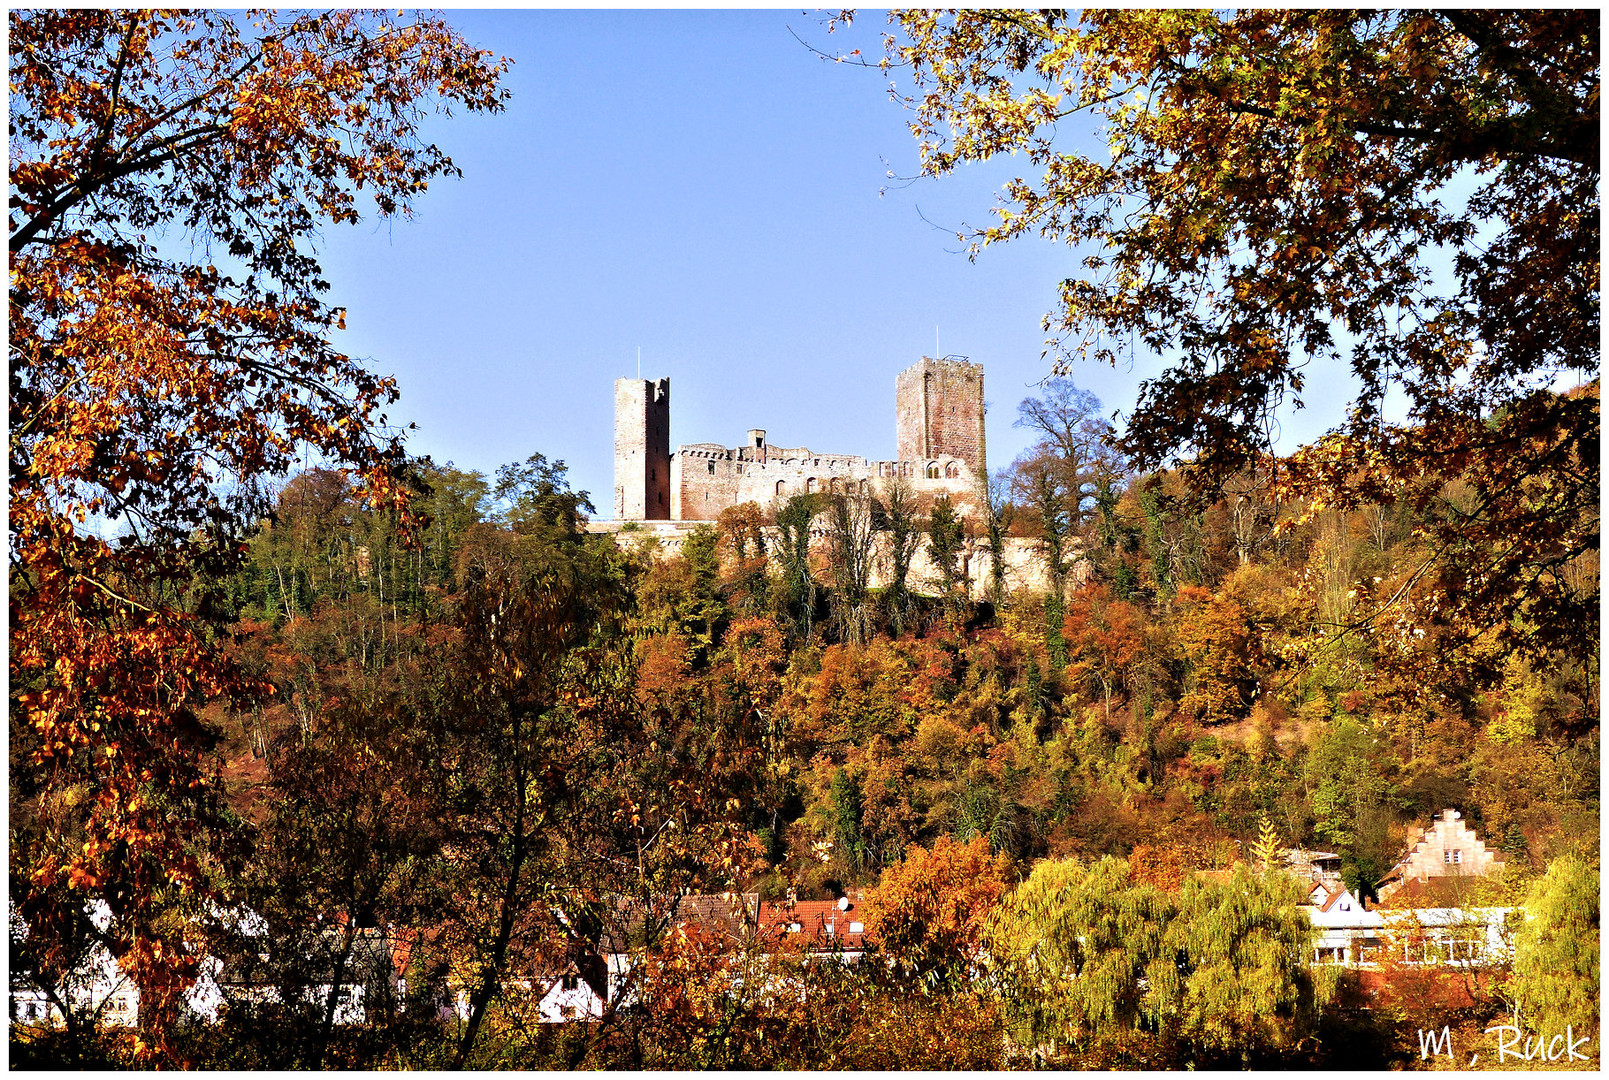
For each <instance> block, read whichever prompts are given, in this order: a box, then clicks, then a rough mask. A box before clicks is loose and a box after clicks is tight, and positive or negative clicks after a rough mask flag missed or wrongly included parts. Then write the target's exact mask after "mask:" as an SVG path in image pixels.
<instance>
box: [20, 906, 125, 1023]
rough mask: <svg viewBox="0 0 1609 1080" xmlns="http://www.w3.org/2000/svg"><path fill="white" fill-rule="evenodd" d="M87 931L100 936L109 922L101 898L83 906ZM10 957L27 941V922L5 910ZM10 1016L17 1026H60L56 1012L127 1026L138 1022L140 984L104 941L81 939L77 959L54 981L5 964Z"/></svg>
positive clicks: (109, 914) (108, 909) (62, 1019)
mask: <svg viewBox="0 0 1609 1080" xmlns="http://www.w3.org/2000/svg"><path fill="white" fill-rule="evenodd" d="M84 911H85V914H86V916H87V917H88V929H89V930H90V931H91V933H92V934H100V935H104V934H106V933H107V932H108V931H110V929H111V926H112V909H111V907H110V906H109V905H108V904H107V903H106V901H104V900H93V901H91V902H90V903H89V904H87V905H86V906H85V909H84ZM10 924H11V942H12V956H13V957H15V956H16V955H17V951H16V950H17V947H18V946H19V945H21V944H23V943H24V942H26V941H27V939H28V935H29V929H28V924H27V923H26V922H24V921H23V919H22V918H21V916H20V915H19V914H18V913H17V909H16V907H15V906H13V907H12V908H11V918H10ZM10 976H11V978H10V982H11V986H10V989H11V1018H12V1020H13V1021H16V1022H18V1023H23V1024H64V1023H66V1017H65V1016H64V1015H63V1013H62V1010H63V1008H64V1007H65V1008H66V1009H67V1010H69V1011H71V1012H72V1014H73V1016H74V1018H75V1019H80V1020H82V1021H84V1022H85V1023H88V1024H91V1025H94V1026H99V1027H133V1026H134V1025H135V1024H136V1023H138V1021H139V1015H140V988H139V986H137V985H136V984H135V982H134V980H133V979H131V978H130V977H129V975H128V973H127V972H125V971H124V970H123V969H122V968H121V967H120V966H119V965H118V963H117V960H116V959H114V958H113V956H112V954H111V951H110V950H109V949H107V947H106V945H105V944H104V943H103V942H101V941H98V940H94V938H93V937H91V938H88V939H86V941H85V942H84V948H83V949H82V950H81V951H80V953H79V956H78V962H77V963H76V964H74V965H73V967H72V969H71V970H70V971H69V972H68V973H67V974H66V975H65V976H64V977H63V978H62V979H61V981H60V982H52V983H46V982H42V981H41V980H40V978H39V976H38V973H36V972H34V971H31V970H29V969H27V968H25V967H22V966H18V965H16V964H15V960H13V966H12V967H11V968H10Z"/></svg>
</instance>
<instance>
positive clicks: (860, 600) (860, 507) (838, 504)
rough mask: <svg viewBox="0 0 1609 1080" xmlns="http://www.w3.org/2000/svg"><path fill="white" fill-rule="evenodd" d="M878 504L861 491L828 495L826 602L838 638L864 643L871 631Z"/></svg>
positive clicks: (873, 606) (857, 643)
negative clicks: (828, 581)
mask: <svg viewBox="0 0 1609 1080" xmlns="http://www.w3.org/2000/svg"><path fill="white" fill-rule="evenodd" d="M880 510H881V507H879V506H878V504H877V503H876V502H875V501H874V500H872V499H870V498H867V497H866V496H863V495H829V496H828V499H827V506H826V515H825V516H826V519H827V572H828V573H829V574H830V575H831V576H832V591H831V593H829V594H828V597H827V602H828V604H829V606H830V608H831V611H832V626H833V629H834V631H835V632H836V633H837V635H838V638H839V640H840V641H847V642H852V643H854V644H856V645H861V644H864V643H865V642H866V641H867V639H868V638H870V637H871V634H872V616H873V612H874V609H875V602H874V600H873V599H872V595H871V592H870V586H871V576H872V559H873V556H874V555H875V553H876V548H875V542H876V539H877V532H876V525H877V516H878V511H880Z"/></svg>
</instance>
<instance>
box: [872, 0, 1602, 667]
mask: <svg viewBox="0 0 1609 1080" xmlns="http://www.w3.org/2000/svg"><path fill="white" fill-rule="evenodd" d="M890 18H891V21H892V22H893V23H894V24H895V29H896V32H895V33H893V34H891V35H889V37H888V38H887V56H886V58H885V64H886V65H888V66H900V67H905V68H908V69H909V78H910V80H911V83H910V85H911V87H912V89H911V90H910V92H909V93H908V95H907V96H906V97H905V101H906V103H907V105H908V107H909V108H910V109H911V110H912V113H913V115H912V120H911V127H912V130H913V132H914V133H915V134H916V137H917V139H918V143H919V150H920V155H921V169H922V172H923V173H925V174H927V175H930V176H943V175H944V174H946V173H949V172H951V171H953V170H955V169H957V168H958V167H960V166H962V165H964V164H966V163H969V162H977V161H982V160H986V159H989V158H993V157H996V156H1002V155H1007V154H1011V155H1016V156H1018V157H1019V158H1020V159H1022V160H1026V161H1027V162H1028V163H1030V164H1031V165H1033V166H1034V167H1035V168H1036V169H1038V170H1039V174H1038V175H1037V176H1034V175H1028V176H1021V177H1019V178H1017V179H1015V180H1013V181H1011V182H1010V183H1009V184H1008V185H1007V186H1006V191H1005V195H1004V198H1003V199H1002V201H1001V202H1000V204H999V205H998V206H997V207H996V211H995V213H996V215H997V218H998V220H997V221H996V222H994V223H993V224H990V225H987V226H984V227H979V228H976V229H974V230H969V231H965V232H963V234H962V236H963V238H964V239H966V240H967V241H969V242H970V243H971V244H972V250H973V252H974V254H976V253H977V252H978V251H979V250H980V249H981V248H983V247H986V246H988V245H992V244H998V243H1004V242H1007V241H1010V240H1013V239H1016V238H1019V237H1023V236H1028V235H1033V234H1038V235H1040V236H1042V237H1045V238H1049V239H1051V240H1055V241H1060V242H1065V243H1067V244H1069V245H1072V246H1073V247H1074V248H1075V249H1076V252H1077V258H1078V264H1077V265H1078V269H1077V271H1076V272H1074V273H1071V274H1069V275H1068V276H1067V278H1066V279H1065V280H1063V281H1062V282H1061V284H1060V289H1059V294H1058V299H1057V302H1056V305H1055V308H1054V310H1053V311H1052V312H1051V313H1050V314H1049V315H1048V316H1047V317H1046V320H1045V326H1046V329H1047V330H1049V331H1051V332H1052V333H1053V335H1054V338H1053V342H1052V348H1053V351H1054V355H1055V367H1056V369H1057V370H1058V371H1064V370H1066V369H1067V368H1068V367H1069V366H1070V365H1071V364H1072V363H1073V362H1074V361H1078V360H1092V361H1096V362H1104V363H1110V364H1127V363H1130V362H1133V361H1140V362H1142V363H1149V362H1150V361H1152V360H1159V361H1160V362H1161V364H1162V371H1161V373H1160V374H1158V375H1155V376H1153V377H1151V378H1149V379H1147V380H1145V381H1144V382H1143V383H1142V384H1141V386H1140V392H1139V398H1138V402H1137V404H1136V407H1135V409H1134V411H1133V415H1132V416H1131V417H1130V418H1129V421H1128V423H1127V426H1126V430H1125V432H1124V434H1123V436H1122V438H1121V439H1120V440H1119V445H1120V447H1121V449H1122V450H1123V451H1124V452H1125V454H1126V455H1127V456H1128V458H1129V461H1130V462H1131V464H1133V465H1134V466H1135V467H1136V468H1138V469H1140V470H1142V471H1144V470H1149V469H1154V468H1157V467H1159V466H1163V465H1167V464H1169V463H1182V462H1185V461H1188V462H1189V463H1190V464H1191V467H1192V468H1191V476H1192V479H1193V480H1194V481H1195V485H1196V489H1197V491H1198V492H1199V493H1200V494H1201V495H1203V496H1205V497H1212V496H1215V495H1217V494H1218V493H1219V492H1220V491H1221V490H1222V488H1223V486H1224V484H1225V483H1226V482H1229V481H1231V480H1232V479H1233V478H1234V477H1236V476H1237V474H1242V473H1243V471H1244V470H1248V469H1252V468H1256V469H1258V470H1263V471H1266V470H1270V469H1271V470H1272V471H1273V472H1274V477H1273V481H1274V483H1273V485H1272V488H1271V491H1272V494H1273V495H1274V497H1275V498H1277V499H1280V500H1284V499H1293V500H1299V501H1300V504H1301V505H1305V506H1309V507H1311V508H1313V509H1318V508H1320V507H1323V506H1326V505H1328V506H1341V507H1354V506H1368V505H1390V504H1393V503H1395V504H1398V505H1404V506H1408V507H1411V508H1412V509H1413V510H1414V511H1415V512H1416V516H1417V520H1418V522H1419V525H1418V528H1419V532H1420V536H1421V540H1422V544H1421V545H1420V560H1419V564H1418V566H1417V567H1416V568H1415V572H1414V573H1413V574H1412V575H1411V578H1410V581H1409V584H1408V585H1407V586H1404V588H1402V589H1401V590H1399V591H1398V592H1397V593H1395V594H1393V595H1391V596H1386V597H1381V598H1379V599H1378V601H1377V602H1376V604H1375V610H1374V612H1373V614H1375V615H1378V614H1380V613H1381V611H1382V610H1384V609H1386V608H1390V609H1391V611H1390V613H1391V614H1392V615H1393V616H1395V615H1398V614H1401V613H1402V611H1403V610H1404V609H1407V610H1408V611H1409V613H1410V615H1411V616H1412V617H1413V620H1414V621H1416V622H1425V621H1434V622H1436V623H1438V624H1440V625H1443V626H1445V627H1447V628H1448V629H1449V630H1450V631H1451V632H1452V633H1453V635H1454V638H1455V640H1459V641H1463V642H1471V641H1474V640H1476V639H1477V638H1479V637H1480V636H1481V635H1482V634H1483V633H1485V632H1486V631H1491V632H1492V635H1493V637H1492V640H1493V641H1494V642H1495V644H1496V646H1497V647H1498V650H1499V651H1498V655H1501V653H1502V652H1506V651H1512V650H1514V649H1527V650H1543V649H1547V648H1550V647H1564V648H1567V649H1570V650H1572V651H1574V652H1576V653H1577V654H1580V655H1589V654H1591V653H1592V652H1594V651H1595V650H1596V648H1597V640H1598V585H1597V568H1596V558H1597V549H1598V543H1599V532H1598V529H1599V526H1598V471H1597V466H1596V462H1597V460H1598V440H1599V420H1598V375H1597V369H1598V362H1599V340H1600V335H1599V276H1600V275H1599V216H1600V215H1599V194H1598V182H1599V165H1598V161H1599V122H1598V76H1599V62H1598V16H1597V13H1596V12H1594V11H1587V10H1581V11H1566V10H1549V11H1505V12H1486V13H1479V14H1477V13H1471V12H1459V11H1433V12H1426V11H1362V12H1359V11H1350V10H1346V11H1343V10H1314V11H1290V10H1285V11H1250V12H1242V13H1224V12H1217V11H1206V10H1193V11H1186V10H1162V11H1143V10H1086V11H1083V12H1081V13H1078V14H1072V13H1069V12H1066V11H1059V10H1041V11H974V10H966V11H931V10H922V11H901V12H896V13H895V14H893V15H892V16H891V17H890ZM904 77H905V76H904V75H902V78H904ZM1326 370H1334V371H1335V372H1336V374H1337V377H1341V378H1345V377H1347V376H1350V379H1351V382H1352V384H1353V386H1354V390H1353V392H1352V400H1351V402H1350V404H1349V405H1348V406H1347V407H1346V409H1345V410H1344V412H1341V411H1340V410H1337V417H1336V421H1335V423H1334V426H1333V427H1332V428H1331V429H1330V430H1329V432H1328V433H1327V434H1326V435H1325V436H1324V437H1322V438H1320V439H1319V440H1317V441H1316V442H1315V443H1313V444H1312V445H1309V446H1307V447H1304V448H1303V449H1301V450H1300V451H1299V452H1297V453H1296V454H1295V455H1294V456H1292V457H1291V458H1290V459H1289V460H1287V461H1283V462H1274V461H1271V460H1270V457H1269V453H1270V450H1271V448H1272V444H1273V441H1274V440H1273V435H1274V430H1275V428H1276V426H1277V425H1276V421H1275V410H1276V409H1278V408H1280V407H1281V406H1287V407H1295V408H1300V407H1302V406H1303V405H1304V404H1306V403H1307V401H1308V399H1309V397H1310V396H1311V395H1310V390H1309V379H1310V378H1313V376H1314V375H1315V373H1317V372H1323V371H1326ZM1319 385H1320V384H1319V383H1317V381H1316V380H1315V383H1314V388H1315V389H1316V388H1318V386H1319ZM1322 385H1323V386H1324V387H1325V389H1324V390H1323V391H1322V392H1323V393H1325V394H1331V393H1332V391H1331V390H1330V389H1329V387H1330V386H1332V385H1333V383H1332V382H1331V381H1329V380H1326V382H1325V383H1323V384H1322ZM1398 402H1400V403H1401V404H1400V407H1399V405H1398ZM1449 481H1457V482H1459V483H1458V484H1457V485H1455V486H1453V487H1451V488H1450V487H1449ZM1362 621H1367V619H1366V618H1365V619H1364V620H1362ZM1377 621H1379V622H1380V623H1381V624H1382V625H1384V624H1385V623H1386V620H1377Z"/></svg>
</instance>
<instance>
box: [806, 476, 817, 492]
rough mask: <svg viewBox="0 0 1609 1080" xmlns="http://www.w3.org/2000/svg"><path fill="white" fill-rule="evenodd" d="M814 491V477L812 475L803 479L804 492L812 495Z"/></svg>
mask: <svg viewBox="0 0 1609 1080" xmlns="http://www.w3.org/2000/svg"><path fill="white" fill-rule="evenodd" d="M815 493H816V478H815V477H814V476H812V477H811V478H810V479H808V480H806V481H805V494H806V495H814V494H815Z"/></svg>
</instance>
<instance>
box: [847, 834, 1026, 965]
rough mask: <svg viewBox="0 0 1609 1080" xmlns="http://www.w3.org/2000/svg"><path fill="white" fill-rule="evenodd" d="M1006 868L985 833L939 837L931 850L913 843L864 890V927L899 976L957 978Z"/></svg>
mask: <svg viewBox="0 0 1609 1080" xmlns="http://www.w3.org/2000/svg"><path fill="white" fill-rule="evenodd" d="M1008 869H1009V860H1008V859H1007V858H1006V856H1004V855H994V854H992V853H991V852H990V850H989V838H988V837H986V836H975V837H973V838H972V840H971V841H970V842H969V843H965V844H959V843H956V842H955V841H953V840H951V839H950V838H949V837H947V836H941V837H939V838H938V840H937V842H935V843H934V845H933V849H932V850H931V851H928V850H925V849H923V848H920V847H913V848H911V849H910V850H909V851H907V852H906V853H905V858H904V860H903V861H901V862H899V863H897V864H895V865H894V866H891V867H889V868H888V869H887V870H884V871H883V876H882V878H881V879H880V880H879V881H878V883H877V887H876V888H875V889H872V890H871V891H870V892H868V893H867V894H866V932H867V934H868V935H869V936H870V937H871V938H872V940H874V941H876V942H877V947H878V951H879V952H881V953H882V954H884V955H885V956H887V957H888V958H889V960H890V962H891V963H892V964H893V965H894V968H895V970H897V971H899V972H900V973H901V974H902V975H904V976H906V977H909V978H913V979H917V980H920V981H921V982H923V983H924V984H928V985H934V984H944V985H949V984H951V983H956V984H959V983H963V982H965V980H966V979H967V977H968V972H969V968H971V966H972V965H975V964H976V963H977V960H978V951H979V948H980V946H981V945H982V942H983V929H984V924H985V922H986V920H987V919H988V917H989V915H990V913H991V912H992V911H993V909H994V906H995V903H996V901H998V900H999V899H1000V896H1001V894H1002V893H1004V892H1005V891H1006V882H1007V871H1008Z"/></svg>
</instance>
